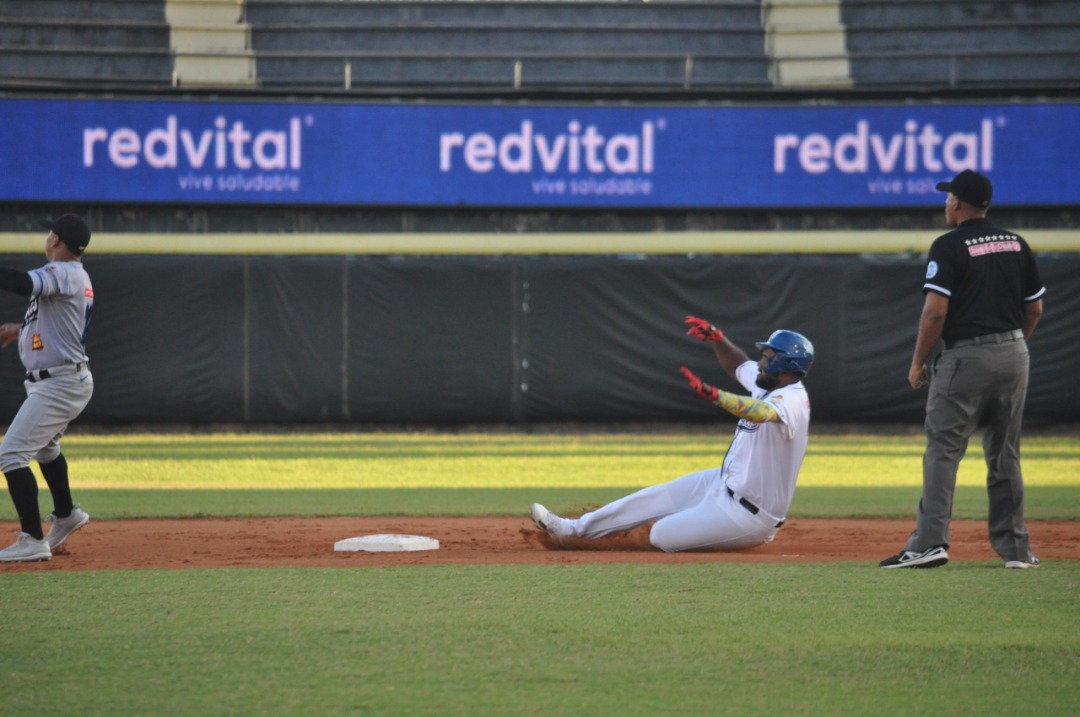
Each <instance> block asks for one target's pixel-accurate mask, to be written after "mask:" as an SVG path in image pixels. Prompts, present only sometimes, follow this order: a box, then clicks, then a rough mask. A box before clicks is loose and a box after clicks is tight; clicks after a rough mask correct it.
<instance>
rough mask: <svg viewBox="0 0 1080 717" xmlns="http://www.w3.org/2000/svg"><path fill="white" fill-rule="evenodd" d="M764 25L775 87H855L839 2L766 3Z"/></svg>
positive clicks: (794, 0)
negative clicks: (852, 85) (853, 85)
mask: <svg viewBox="0 0 1080 717" xmlns="http://www.w3.org/2000/svg"><path fill="white" fill-rule="evenodd" d="M762 24H763V26H764V28H765V49H766V52H767V53H768V55H769V58H770V60H771V62H772V65H771V69H770V76H771V77H772V80H773V83H774V84H775V85H777V86H778V87H850V86H851V84H852V79H851V66H850V64H849V62H848V57H847V38H846V32H845V27H844V24H843V22H842V21H841V19H840V2H839V0H766V1H765V2H764V3H763V4H762Z"/></svg>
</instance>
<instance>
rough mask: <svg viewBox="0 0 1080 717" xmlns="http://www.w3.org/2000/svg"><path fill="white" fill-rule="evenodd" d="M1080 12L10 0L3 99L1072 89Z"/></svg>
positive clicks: (963, 4)
mask: <svg viewBox="0 0 1080 717" xmlns="http://www.w3.org/2000/svg"><path fill="white" fill-rule="evenodd" d="M1078 67H1080V2H1077V1H1076V0H1027V1H1014V0H713V1H710V2H705V1H702V0H686V1H669V0H653V1H652V2H649V1H647V0H646V1H643V2H617V1H615V0H580V1H578V0H574V1H568V0H561V1H557V0H538V1H532V0H479V1H474V2H445V1H439V0H402V1H397V2H392V1H387V0H97V1H95V2H92V3H88V2H84V1H82V0H5V1H4V2H3V3H0V87H8V88H18V87H26V86H31V87H60V88H67V89H94V88H103V89H151V90H158V89H165V90H169V89H170V88H179V89H189V88H199V87H210V88H213V87H235V88H256V89H264V90H271V91H278V90H280V91H289V92H294V91H295V92H312V93H316V92H317V93H324V92H336V93H363V92H381V91H391V92H400V93H405V94H408V93H412V94H415V95H417V96H423V95H424V94H435V93H441V94H445V93H454V92H475V91H478V90H479V91H494V92H512V91H516V90H525V91H530V90H531V91H541V92H545V91H550V92H559V91H565V92H570V93H575V92H595V93H604V92H608V93H610V92H633V91H639V90H640V91H648V92H663V93H670V94H673V95H679V94H684V95H685V94H693V93H695V92H697V93H701V92H715V91H720V92H734V91H750V92H760V93H768V92H770V91H772V90H774V89H775V88H809V89H818V88H835V89H841V90H842V89H846V88H854V89H857V90H886V91H888V90H907V89H915V90H939V89H941V90H950V89H964V88H971V89H975V90H979V89H985V88H987V87H993V88H996V89H1003V90H1011V89H1017V90H1019V89H1024V90H1030V89H1032V88H1036V89H1038V88H1047V89H1051V90H1052V89H1055V88H1063V87H1064V88H1068V87H1075V86H1076V85H1077V82H1078V80H1080V70H1077V68H1078Z"/></svg>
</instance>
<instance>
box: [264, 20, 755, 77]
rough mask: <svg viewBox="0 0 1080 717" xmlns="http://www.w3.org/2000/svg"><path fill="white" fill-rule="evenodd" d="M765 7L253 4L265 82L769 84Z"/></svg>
mask: <svg viewBox="0 0 1080 717" xmlns="http://www.w3.org/2000/svg"><path fill="white" fill-rule="evenodd" d="M760 14H761V13H760V6H759V4H758V3H757V2H753V1H747V0H738V1H735V0H729V1H728V2H719V3H681V4H646V3H641V4H638V3H633V4H631V3H612V2H583V3H578V2H469V3H438V2H436V3H433V2H394V3H387V2H336V1H332V2H324V1H322V0H299V1H298V0H287V1H283V0H248V2H247V19H248V22H250V23H251V27H252V44H253V47H254V48H255V51H256V53H257V57H258V68H259V78H260V80H261V82H262V83H263V85H264V86H284V85H303V86H323V87H362V86H368V87H370V86H387V85H389V86H395V85H396V86H406V87H407V86H427V87H442V88H450V87H466V88H477V87H481V88H506V89H509V88H520V87H529V88H559V89H577V88H588V87H593V88H596V87H635V86H636V87H664V88H676V89H679V88H684V87H705V86H726V87H745V86H757V87H768V86H769V80H768V58H767V57H766V55H765V51H764V42H763V33H762V27H761V20H760Z"/></svg>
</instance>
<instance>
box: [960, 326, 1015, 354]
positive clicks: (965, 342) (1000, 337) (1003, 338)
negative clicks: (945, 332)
mask: <svg viewBox="0 0 1080 717" xmlns="http://www.w3.org/2000/svg"><path fill="white" fill-rule="evenodd" d="M1022 338H1024V332H1023V330H1022V329H1013V330H1012V331H1002V332H1001V333H1000V334H984V335H982V336H972V337H971V338H970V339H957V340H956V341H946V342H945V348H947V349H958V348H960V347H961V346H975V345H977V344H1007V343H1009V342H1010V341H1019V340H1020V339H1022Z"/></svg>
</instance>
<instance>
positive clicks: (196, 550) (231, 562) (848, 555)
mask: <svg viewBox="0 0 1080 717" xmlns="http://www.w3.org/2000/svg"><path fill="white" fill-rule="evenodd" d="M913 524H914V521H913V520H856V519H809V518H807V519H793V520H791V521H789V522H788V523H787V524H786V525H785V526H784V527H783V528H782V529H781V530H780V533H779V534H778V535H777V538H776V540H775V541H774V542H772V543H771V544H769V545H763V546H759V547H757V548H753V549H751V550H745V551H741V552H735V553H715V552H713V553H662V552H659V551H657V550H655V549H653V548H651V547H650V546H649V544H648V539H647V532H646V530H645V529H644V528H639V529H637V530H634V531H630V532H629V533H622V534H618V535H615V536H610V537H608V538H604V539H602V540H598V541H575V542H573V543H570V544H562V545H555V544H552V543H551V541H550V539H549V538H548V536H547V535H546V534H543V535H542V534H541V533H539V532H538V531H537V530H536V529H535V528H534V527H533V525H532V521H530V520H529V519H528V518H527V517H464V518H408V517H406V518H400V517H393V518H212V519H207V518H190V519H181V520H117V521H93V522H91V523H90V524H89V525H87V526H86V527H85V528H84V529H82V530H81V531H79V533H77V534H76V535H75V536H73V537H72V538H71V539H70V541H69V542H68V544H67V545H65V546H63V547H61V548H60V549H59V550H58V551H57V552H56V554H55V555H54V556H53V559H52V560H51V561H48V562H44V563H27V564H0V573H12V572H29V571H36V570H126V569H135V568H165V569H191V568H261V567H273V566H280V567H285V566H288V567H339V568H359V567H375V566H396V565H483V564H503V565H506V564H523V565H570V564H586V563H702V562H715V563H724V562H727V563H766V562H769V563H778V562H789V563H813V562H837V561H854V562H863V561H865V562H873V563H876V562H877V561H878V560H881V559H882V558H884V557H886V556H888V555H890V554H892V553H895V552H896V551H897V550H898V549H899V548H900V547H901V545H902V544H903V541H904V539H905V538H906V537H907V535H908V533H909V532H910V531H911V529H912V527H913ZM9 527H10V529H11V530H16V529H17V527H18V526H17V524H14V523H12V524H5V525H0V535H2V534H4V533H5V532H7V528H9ZM1028 527H1029V529H1030V531H1031V536H1032V545H1033V547H1034V548H1035V552H1036V554H1037V555H1038V556H1039V557H1040V558H1041V559H1043V560H1044V561H1052V560H1078V559H1080V521H1029V523H1028ZM379 533H391V534H407V535H426V536H429V537H432V538H436V539H437V540H438V541H439V542H440V548H439V549H438V550H434V551H424V552H404V553H364V552H358V553H338V552H335V551H334V543H335V542H336V541H338V540H342V539H344V538H351V537H355V536H359V535H370V534H379ZM586 546H588V548H587V549H585V548H586ZM949 555H950V557H951V558H952V559H953V560H954V561H963V560H995V559H997V556H996V555H995V554H994V552H993V551H992V550H991V549H990V545H989V543H988V541H987V537H986V523H985V522H983V521H970V520H968V521H964V520H958V521H953V524H952V546H951V547H950V548H949Z"/></svg>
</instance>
